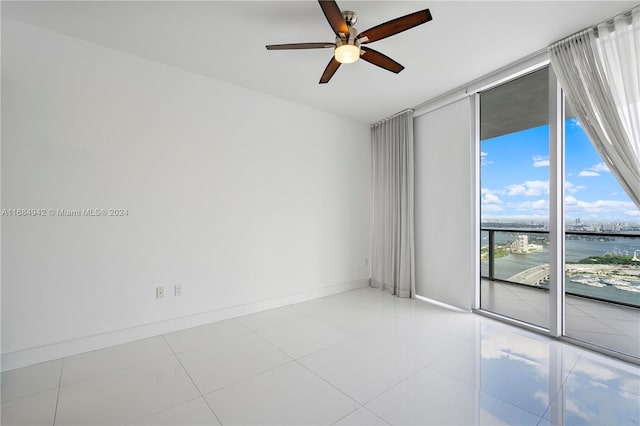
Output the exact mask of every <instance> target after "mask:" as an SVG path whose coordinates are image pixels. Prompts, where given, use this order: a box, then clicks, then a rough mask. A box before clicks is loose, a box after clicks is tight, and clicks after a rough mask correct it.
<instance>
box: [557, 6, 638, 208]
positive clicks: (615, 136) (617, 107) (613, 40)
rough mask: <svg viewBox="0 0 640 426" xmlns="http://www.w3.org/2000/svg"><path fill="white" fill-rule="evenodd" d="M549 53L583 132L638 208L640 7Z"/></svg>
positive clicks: (568, 39)
mask: <svg viewBox="0 0 640 426" xmlns="http://www.w3.org/2000/svg"><path fill="white" fill-rule="evenodd" d="M548 51H549V56H550V58H551V65H552V66H553V69H554V71H555V73H556V75H557V76H558V79H559V80H560V84H561V86H562V88H563V89H564V90H565V93H566V96H567V99H568V100H569V102H570V103H571V105H572V106H573V107H574V109H575V112H576V115H577V116H578V119H579V120H580V122H581V123H582V126H583V127H584V129H585V131H586V132H587V134H588V135H589V137H590V139H591V141H592V142H593V144H594V146H595V147H596V149H597V150H598V152H599V153H600V156H601V157H602V159H603V160H604V162H605V163H606V164H607V166H608V167H609V169H610V170H611V172H612V173H613V174H614V175H615V176H616V178H617V179H618V181H619V182H620V184H621V185H622V187H623V188H624V189H625V191H626V192H627V193H628V194H629V197H630V198H631V199H632V200H633V201H634V202H635V203H636V205H637V206H638V208H640V6H637V7H635V8H634V9H632V10H631V12H630V13H626V14H622V15H619V16H616V17H615V18H614V19H613V20H611V21H608V22H605V23H602V24H600V25H598V26H597V27H595V28H589V29H587V30H585V31H582V32H580V33H578V34H575V35H573V36H571V37H569V38H567V39H565V40H561V41H559V42H557V43H555V44H553V45H551V46H549V49H548Z"/></svg>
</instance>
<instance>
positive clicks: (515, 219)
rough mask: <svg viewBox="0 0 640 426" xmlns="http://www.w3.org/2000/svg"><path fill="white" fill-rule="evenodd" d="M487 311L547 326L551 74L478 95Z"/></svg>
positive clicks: (484, 301) (528, 77) (483, 291)
mask: <svg viewBox="0 0 640 426" xmlns="http://www.w3.org/2000/svg"><path fill="white" fill-rule="evenodd" d="M480 151H481V157H482V160H481V165H480V170H481V176H480V180H481V192H482V194H481V226H482V234H481V249H480V251H481V271H482V274H481V275H482V277H483V278H482V280H481V292H480V307H481V309H483V310H486V311H489V312H493V313H496V314H500V315H504V316H506V317H509V318H512V319H516V320H519V321H524V322H527V323H530V324H533V325H536V326H539V327H543V328H548V327H549V234H548V225H549V70H548V68H543V69H541V70H538V71H536V72H533V73H531V74H528V75H525V76H523V77H520V78H518V79H515V80H512V81H509V82H507V83H504V84H502V85H500V86H497V87H494V88H492V89H490V90H487V91H485V92H482V93H481V94H480Z"/></svg>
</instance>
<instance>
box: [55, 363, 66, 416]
mask: <svg viewBox="0 0 640 426" xmlns="http://www.w3.org/2000/svg"><path fill="white" fill-rule="evenodd" d="M64 360H65V358H62V362H61V363H60V377H59V378H58V394H57V395H56V409H55V410H54V411H53V426H56V418H57V417H58V404H59V402H60V388H61V387H62V373H63V372H64Z"/></svg>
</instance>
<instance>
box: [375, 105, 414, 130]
mask: <svg viewBox="0 0 640 426" xmlns="http://www.w3.org/2000/svg"><path fill="white" fill-rule="evenodd" d="M413 110H414V109H413V108H406V109H403V110H402V111H400V112H396V113H395V114H392V115H390V116H389V117H387V118H383V119H382V120H378V121H376V122H375V123H373V124H372V126H376V125H378V124H380V123H383V122H385V121H387V120H389V119H392V118H394V117H397V116H399V115H402V114H404V113H405V112H409V111H411V112H413Z"/></svg>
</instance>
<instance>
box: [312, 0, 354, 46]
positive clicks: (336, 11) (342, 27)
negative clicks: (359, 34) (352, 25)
mask: <svg viewBox="0 0 640 426" xmlns="http://www.w3.org/2000/svg"><path fill="white" fill-rule="evenodd" d="M318 3H320V8H321V9H322V12H324V16H325V17H326V18H327V21H328V22H329V25H331V29H332V30H333V32H334V33H336V35H337V36H338V37H341V38H344V37H346V36H348V35H349V26H348V25H347V23H346V21H345V20H344V17H343V16H342V12H341V11H340V8H339V7H338V4H337V3H336V2H335V1H333V0H330V1H328V0H318Z"/></svg>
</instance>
